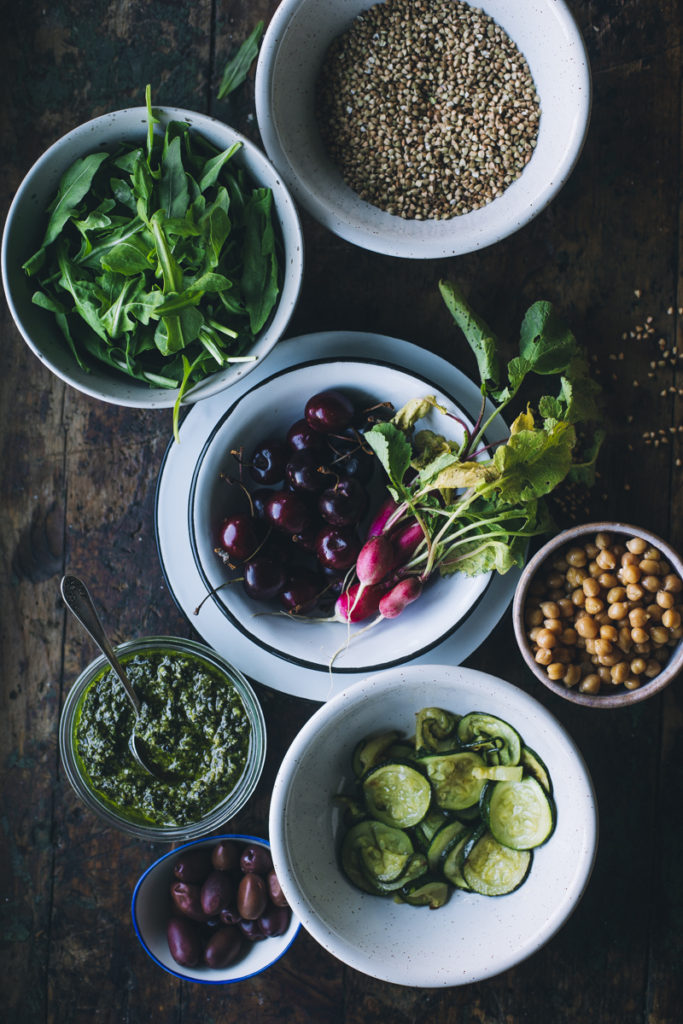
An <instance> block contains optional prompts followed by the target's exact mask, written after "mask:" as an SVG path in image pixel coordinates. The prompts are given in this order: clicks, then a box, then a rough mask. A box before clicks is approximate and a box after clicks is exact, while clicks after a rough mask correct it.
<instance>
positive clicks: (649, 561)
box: [639, 558, 660, 576]
mask: <svg viewBox="0 0 683 1024" xmlns="http://www.w3.org/2000/svg"><path fill="white" fill-rule="evenodd" d="M639 569H640V571H641V573H642V575H643V576H659V575H660V567H659V562H656V561H655V560H654V558H641V560H640V564H639Z"/></svg>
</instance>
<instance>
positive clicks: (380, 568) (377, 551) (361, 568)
mask: <svg viewBox="0 0 683 1024" xmlns="http://www.w3.org/2000/svg"><path fill="white" fill-rule="evenodd" d="M395 564H396V551H395V549H394V545H393V544H392V543H391V541H390V540H389V538H388V537H387V535H386V534H384V533H383V534H380V535H379V536H377V537H371V538H370V540H366V542H365V544H364V545H363V547H362V548H361V549H360V551H359V553H358V558H357V559H356V575H357V576H358V579H359V580H360V582H361V583H363V584H365V585H366V586H367V585H368V584H372V583H379V582H380V580H383V579H384V577H385V576H386V575H387V573H389V572H391V570H392V569H393V567H394V565H395Z"/></svg>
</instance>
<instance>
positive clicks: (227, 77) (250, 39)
mask: <svg viewBox="0 0 683 1024" xmlns="http://www.w3.org/2000/svg"><path fill="white" fill-rule="evenodd" d="M262 35H263V22H262V21H259V22H258V23H257V24H256V26H255V27H254V28H253V29H252V31H251V32H250V33H249V35H248V36H247V38H246V39H245V40H244V42H243V43H242V45H241V46H240V48H239V49H238V51H237V53H236V54H235V56H234V57H231V58H230V60H229V61H228V63H227V64H226V65H225V69H224V71H223V78H222V79H221V84H220V86H219V87H218V99H219V100H222V99H224V98H225V97H226V96H229V95H230V93H231V92H234V90H235V89H237V87H238V86H240V85H241V84H242V82H243V81H244V80H245V79H246V77H247V75H248V74H249V68H250V67H251V65H252V64H253V63H254V60H255V59H256V57H258V50H259V43H260V41H261V36H262Z"/></svg>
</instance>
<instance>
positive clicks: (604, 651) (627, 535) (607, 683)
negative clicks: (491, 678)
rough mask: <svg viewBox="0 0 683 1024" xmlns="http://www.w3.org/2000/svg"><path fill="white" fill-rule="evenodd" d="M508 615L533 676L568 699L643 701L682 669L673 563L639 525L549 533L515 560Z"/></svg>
mask: <svg viewBox="0 0 683 1024" xmlns="http://www.w3.org/2000/svg"><path fill="white" fill-rule="evenodd" d="M512 615H513V622H514V628H515V635H516V637H517V643H518V644H519V648H520V650H521V652H522V655H523V656H524V659H525V661H526V663H527V665H528V666H529V668H530V669H531V670H532V672H533V673H534V675H535V676H536V677H537V679H539V680H540V681H541V682H542V683H543V684H544V685H545V686H547V687H548V688H549V689H551V690H553V691H554V692H555V693H557V694H559V695H560V696H561V697H564V698H565V699H567V700H571V701H574V703H576V704H585V705H587V706H589V707H594V708H608V707H621V706H623V705H627V704H633V703H635V702H637V701H641V700H646V699H647V698H648V697H651V696H653V695H654V694H655V693H659V692H660V691H661V690H662V689H664V687H665V686H668V684H669V683H670V682H671V680H672V679H673V678H674V677H675V676H676V675H677V674H678V673H679V672H680V671H681V669H683V562H682V561H681V559H680V557H679V556H678V554H677V553H676V552H675V551H674V550H673V549H672V548H671V547H670V546H669V545H668V544H667V543H666V542H665V541H664V540H662V539H661V538H660V537H657V536H656V535H655V534H653V533H649V532H648V531H647V530H643V529H641V528H640V527H636V526H629V525H627V524H625V523H588V524H586V525H584V526H576V527H573V528H572V529H569V530H565V531H564V532H562V533H560V534H558V536H557V537H555V538H554V539H553V540H551V541H549V542H548V543H547V544H545V545H544V546H543V547H542V548H541V549H540V551H538V552H537V553H536V554H535V555H534V557H533V558H532V559H531V560H530V561H529V563H528V565H527V566H526V568H525V569H524V572H523V573H522V577H521V579H520V581H519V584H518V586H517V590H516V592H515V598H514V602H513V608H512Z"/></svg>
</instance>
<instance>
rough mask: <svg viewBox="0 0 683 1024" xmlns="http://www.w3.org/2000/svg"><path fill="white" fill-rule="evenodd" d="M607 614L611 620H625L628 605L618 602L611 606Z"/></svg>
mask: <svg viewBox="0 0 683 1024" xmlns="http://www.w3.org/2000/svg"><path fill="white" fill-rule="evenodd" d="M607 614H608V615H609V617H610V619H615V620H616V621H617V622H618V621H620V620H621V619H625V618H626V616H627V614H628V605H627V604H626V602H625V601H616V602H615V603H614V604H611V605H610V606H609V608H608V609H607Z"/></svg>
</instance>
